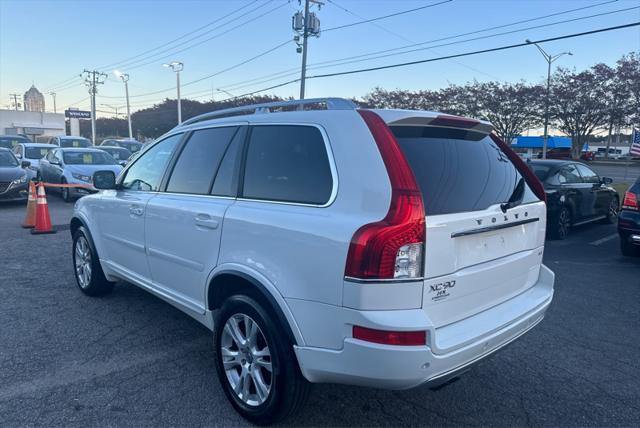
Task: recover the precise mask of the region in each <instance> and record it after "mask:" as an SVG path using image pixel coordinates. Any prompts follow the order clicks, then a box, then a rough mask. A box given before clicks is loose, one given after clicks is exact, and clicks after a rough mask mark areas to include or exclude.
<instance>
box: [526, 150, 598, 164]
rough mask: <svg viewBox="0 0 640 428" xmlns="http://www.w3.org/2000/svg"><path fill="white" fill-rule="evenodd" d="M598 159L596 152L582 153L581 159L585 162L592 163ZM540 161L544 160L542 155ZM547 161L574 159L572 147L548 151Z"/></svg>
mask: <svg viewBox="0 0 640 428" xmlns="http://www.w3.org/2000/svg"><path fill="white" fill-rule="evenodd" d="M595 158H596V154H595V153H594V152H582V154H581V155H580V159H582V160H584V161H592V160H594V159H595ZM538 159H542V153H538ZM547 159H573V157H572V156H571V148H570V147H559V148H556V149H549V150H547Z"/></svg>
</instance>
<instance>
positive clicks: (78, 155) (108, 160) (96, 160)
mask: <svg viewBox="0 0 640 428" xmlns="http://www.w3.org/2000/svg"><path fill="white" fill-rule="evenodd" d="M63 156H64V163H66V164H67V165H115V164H116V163H117V162H116V161H115V159H114V158H113V157H112V156H111V155H110V154H109V153H105V152H98V151H95V152H93V151H92V152H64V155H63Z"/></svg>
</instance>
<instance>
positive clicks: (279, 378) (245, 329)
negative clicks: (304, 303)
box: [214, 294, 310, 425]
mask: <svg viewBox="0 0 640 428" xmlns="http://www.w3.org/2000/svg"><path fill="white" fill-rule="evenodd" d="M215 326H216V329H215V332H214V346H215V351H216V352H215V364H216V371H217V373H218V379H219V381H220V384H221V386H222V389H223V390H224V393H225V395H226V396H227V399H228V400H229V401H230V402H231V404H232V405H233V407H234V408H235V409H236V411H237V412H238V413H239V414H240V415H241V416H242V417H243V418H245V419H247V420H248V421H250V422H251V423H254V424H256V425H269V424H272V423H274V422H278V421H281V420H283V419H285V418H287V417H288V416H290V415H292V414H293V413H295V412H297V411H298V410H299V409H300V407H302V405H303V404H304V402H305V401H306V398H307V396H308V392H309V387H310V384H309V383H308V382H307V380H306V379H304V377H303V376H302V373H301V372H300V368H299V367H298V362H297V360H296V357H295V354H294V351H293V344H292V343H291V341H290V340H289V338H288V337H287V335H286V334H285V333H284V331H285V330H284V328H283V326H281V325H280V324H279V323H278V321H277V318H276V317H274V316H273V315H272V314H271V313H270V311H268V310H267V308H266V307H264V306H263V305H262V304H261V303H259V302H258V299H254V298H253V297H250V296H248V295H244V294H240V295H235V296H231V297H229V298H228V299H227V300H226V301H225V302H224V304H223V305H222V308H221V309H220V311H219V312H218V316H217V317H216V321H215ZM250 332H253V334H251V333H250Z"/></svg>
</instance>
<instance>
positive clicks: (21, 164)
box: [20, 161, 31, 168]
mask: <svg viewBox="0 0 640 428" xmlns="http://www.w3.org/2000/svg"><path fill="white" fill-rule="evenodd" d="M20 166H21V167H22V168H29V167H30V166H31V162H29V161H22V162H20Z"/></svg>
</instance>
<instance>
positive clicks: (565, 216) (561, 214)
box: [551, 207, 571, 240]
mask: <svg viewBox="0 0 640 428" xmlns="http://www.w3.org/2000/svg"><path fill="white" fill-rule="evenodd" d="M570 229H571V212H570V211H569V209H568V208H567V207H561V208H560V211H558V214H557V216H556V218H555V220H554V221H553V223H552V224H551V237H552V238H553V239H558V240H562V239H566V237H567V236H569V230H570Z"/></svg>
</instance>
